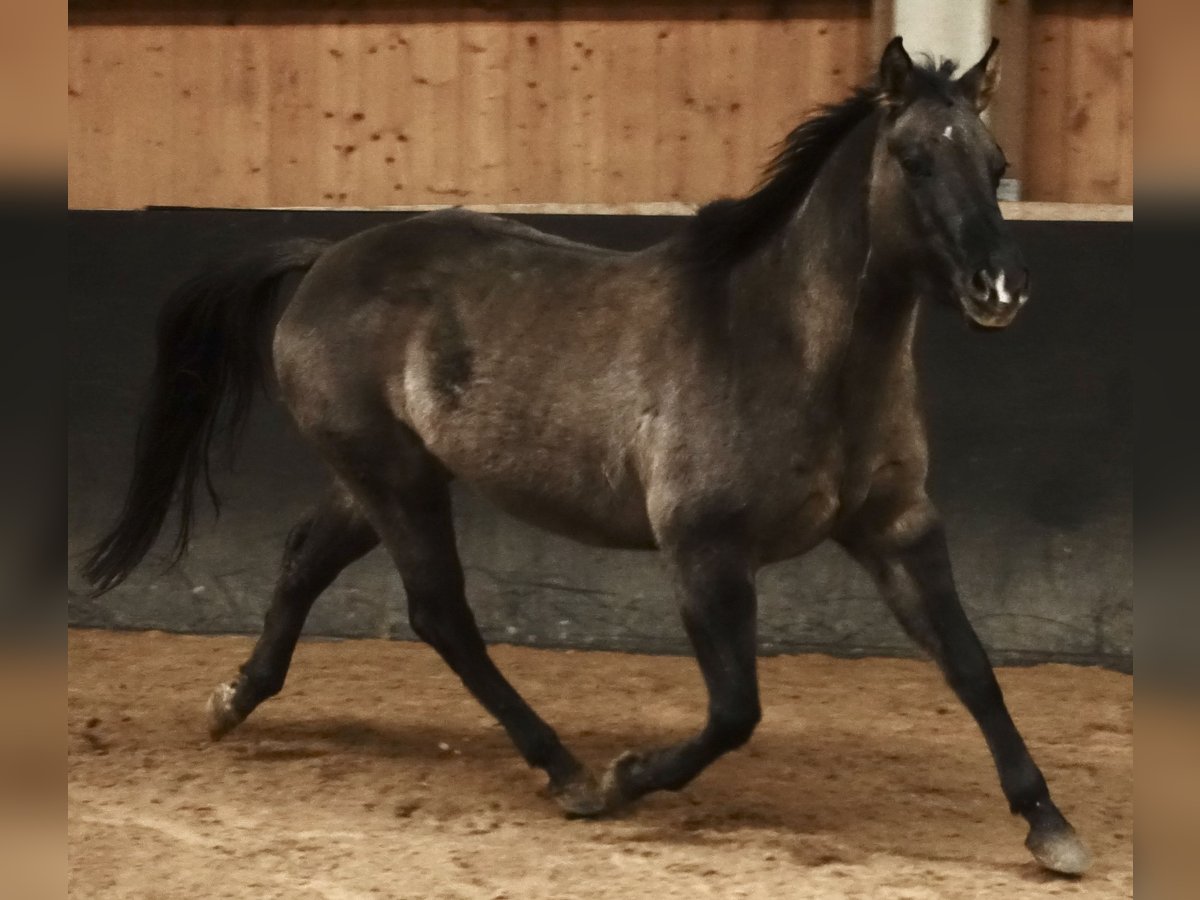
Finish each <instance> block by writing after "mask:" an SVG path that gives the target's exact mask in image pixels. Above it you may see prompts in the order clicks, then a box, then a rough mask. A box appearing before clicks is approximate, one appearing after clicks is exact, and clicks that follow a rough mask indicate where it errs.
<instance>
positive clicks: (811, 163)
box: [687, 59, 956, 274]
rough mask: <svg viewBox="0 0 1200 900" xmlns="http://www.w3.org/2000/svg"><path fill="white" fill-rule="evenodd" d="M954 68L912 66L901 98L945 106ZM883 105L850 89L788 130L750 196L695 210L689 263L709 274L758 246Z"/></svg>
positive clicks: (872, 93)
mask: <svg viewBox="0 0 1200 900" xmlns="http://www.w3.org/2000/svg"><path fill="white" fill-rule="evenodd" d="M955 68H956V65H955V63H954V62H953V61H952V60H942V61H940V62H937V63H935V62H934V61H932V60H928V59H927V60H925V61H924V62H923V63H922V64H921V65H919V66H916V67H914V68H913V71H912V77H911V79H910V86H911V92H910V95H909V97H908V98H906V99H907V100H908V101H909V102H911V101H912V100H915V99H917V98H919V97H928V96H936V97H940V98H942V99H945V100H946V101H947V102H950V100H951V99H952V96H953V94H952V87H953V84H954V82H953V74H954V70H955ZM884 103H885V101H884V98H883V96H882V94H881V92H880V90H879V87H878V85H877V84H875V83H873V82H872V83H869V84H865V85H862V86H860V87H857V88H855V89H854V90H853V91H852V92H851V93H850V96H848V97H847V98H846V99H844V100H842V101H840V102H838V103H833V104H829V105H827V106H823V107H821V108H820V109H819V110H818V111H817V113H816V115H814V116H812V117H810V118H808V119H805V120H804V121H803V122H801V123H800V124H799V125H797V126H796V127H795V128H794V129H792V131H791V133H790V134H788V136H787V137H786V138H784V139H783V141H782V142H781V143H780V145H779V151H778V153H776V155H775V158H774V159H772V160H771V162H770V163H769V164H768V165H767V167H766V169H765V170H764V171H763V175H762V178H761V180H760V181H759V184H758V187H757V188H756V189H755V190H754V192H753V193H751V194H748V195H746V196H745V197H740V198H737V199H731V198H725V199H722V200H715V201H713V202H712V203H708V204H706V205H704V206H702V207H700V209H699V210H697V211H696V215H695V217H694V218H693V219H692V221H691V222H690V223H689V229H688V237H687V248H688V255H689V256H690V258H691V262H692V264H693V265H696V266H699V267H700V268H702V269H703V270H705V271H706V272H708V273H710V274H711V273H712V272H714V270H720V269H722V268H727V267H728V266H730V265H732V264H733V263H735V262H737V261H738V260H739V259H742V258H743V257H745V256H746V255H747V254H748V253H750V252H751V251H753V250H754V249H756V248H757V247H759V246H761V244H762V242H763V241H764V240H765V239H766V238H768V237H770V236H771V235H772V234H774V233H775V232H776V231H778V230H779V229H780V228H782V227H783V225H784V224H785V223H786V222H787V220H788V219H789V218H790V217H791V214H792V212H793V211H794V210H795V209H796V208H797V207H798V206H799V205H800V204H801V203H802V202H803V201H804V198H805V197H806V196H808V192H809V190H810V189H811V188H812V186H813V182H815V181H816V179H817V174H818V173H819V172H820V171H821V166H822V165H823V164H824V163H825V160H827V159H828V158H829V156H830V154H832V153H833V151H834V150H835V149H836V148H837V146H838V145H839V144H840V143H841V142H842V140H843V139H845V137H846V136H847V135H848V134H849V133H850V132H851V131H853V130H854V128H855V126H857V125H858V124H859V123H860V122H862V121H863V120H864V119H866V118H867V117H868V116H869V115H871V113H873V112H874V111H875V110H877V109H880V108H882V107H883V106H884Z"/></svg>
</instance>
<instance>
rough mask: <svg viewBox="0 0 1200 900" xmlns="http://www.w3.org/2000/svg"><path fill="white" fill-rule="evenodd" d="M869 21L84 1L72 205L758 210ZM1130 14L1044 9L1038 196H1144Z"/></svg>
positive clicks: (1095, 8)
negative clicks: (778, 162)
mask: <svg viewBox="0 0 1200 900" xmlns="http://www.w3.org/2000/svg"><path fill="white" fill-rule="evenodd" d="M876 2H878V0H876ZM998 2H999V3H1001V4H1003V2H1004V0H998ZM872 7H873V3H872V0H752V2H738V3H719V2H714V0H659V2H633V0H609V2H596V3H592V4H588V3H583V2H577V0H558V2H545V3H540V4H536V3H530V2H527V0H483V2H474V3H471V2H465V0H458V2H445V3H435V2H432V0H426V2H394V3H382V2H369V0H351V2H341V3H333V2H328V0H324V2H322V0H247V2H240V3H238V2H234V0H190V2H187V0H115V2H114V0H76V2H74V3H73V4H72V7H71V28H70V31H69V59H68V109H69V129H70V132H69V144H68V172H69V178H68V190H69V204H70V205H71V206H73V207H118V208H119V207H138V206H144V205H156V204H161V205H189V206H388V205H407V204H425V203H468V204H470V203H476V204H492V203H607V204H620V203H632V202H646V201H670V200H681V201H685V202H701V201H704V200H707V199H711V198H712V197H714V196H719V195H722V194H730V193H738V192H742V191H745V190H747V189H748V188H749V187H751V185H752V184H753V183H754V181H755V179H756V177H757V173H758V171H759V169H760V167H761V166H762V164H763V163H764V162H765V161H766V159H767V158H768V157H769V154H770V149H771V146H772V145H773V144H774V143H775V142H776V141H777V140H779V138H781V137H782V136H783V134H784V133H785V132H786V131H787V130H788V129H789V128H790V127H791V126H792V125H793V124H795V122H796V121H798V120H799V118H800V117H801V116H802V115H803V114H804V113H805V112H806V111H808V110H810V109H812V108H813V107H814V106H816V105H818V104H820V103H823V102H827V101H830V100H834V99H837V98H838V97H840V96H842V95H844V94H845V92H846V90H847V89H848V88H849V87H850V86H851V85H852V84H854V83H856V82H858V81H860V80H861V79H862V78H864V77H865V76H866V75H867V74H868V73H869V72H870V71H871V70H872V68H873V66H874V62H875V59H876V54H877V45H878V40H879V35H880V33H881V32H880V30H879V29H878V28H873V25H872V18H871V14H872ZM1118 8H1124V10H1125V12H1128V2H1127V0H1126V2H1121V0H1074V2H1068V0H1054V2H1041V0H1033V10H1032V14H1031V15H1030V17H1029V25H1028V30H1029V36H1030V65H1031V66H1033V68H1032V69H1031V70H1030V72H1029V75H1030V77H1029V79H1028V96H1029V101H1030V108H1029V116H1028V122H1027V123H1024V124H1025V132H1026V144H1027V147H1028V148H1029V152H1028V153H1026V154H1025V155H1024V157H1023V158H1022V159H1021V160H1020V163H1021V165H1020V166H1019V168H1020V170H1021V174H1022V177H1023V178H1024V179H1025V182H1026V196H1027V197H1028V198H1029V199H1044V200H1066V199H1070V200H1089V201H1095V202H1120V201H1126V200H1128V199H1129V198H1130V197H1131V195H1132V183H1131V171H1132V162H1131V160H1132V129H1131V128H1129V124H1130V123H1131V120H1132V90H1131V87H1132V56H1131V55H1130V56H1128V57H1126V56H1125V55H1124V50H1125V48H1126V46H1127V45H1128V46H1129V47H1131V45H1132V17H1131V16H1130V15H1124V14H1123V13H1122V12H1121V10H1120V9H1118ZM1114 10H1115V11H1116V12H1115V13H1114V12H1113V11H1114ZM1130 53H1131V51H1130ZM1010 65H1011V63H1010ZM1009 120H1010V121H1011V120H1012V117H1011V115H1010V117H1009Z"/></svg>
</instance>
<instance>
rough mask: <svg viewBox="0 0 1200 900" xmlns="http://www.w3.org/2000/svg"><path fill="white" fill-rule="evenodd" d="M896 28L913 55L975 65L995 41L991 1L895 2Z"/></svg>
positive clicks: (912, 0)
mask: <svg viewBox="0 0 1200 900" xmlns="http://www.w3.org/2000/svg"><path fill="white" fill-rule="evenodd" d="M892 9H893V24H894V26H895V27H894V31H895V33H896V34H898V35H900V36H901V37H903V38H904V47H905V49H906V50H908V52H909V54H910V55H912V56H914V57H915V56H916V54H918V53H929V54H932V55H933V56H934V58H939V57H949V58H950V59H954V60H957V61H958V62H959V64H960V65H962V66H964V67H965V66H971V65H974V64H975V63H976V62H977V61H978V60H979V58H980V57H981V56H983V53H984V51H985V50H987V47H988V43H989V42H990V41H991V39H992V3H991V0H893V3H892Z"/></svg>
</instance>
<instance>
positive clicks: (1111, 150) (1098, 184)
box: [1061, 2, 1121, 202]
mask: <svg viewBox="0 0 1200 900" xmlns="http://www.w3.org/2000/svg"><path fill="white" fill-rule="evenodd" d="M1071 28H1072V32H1073V34H1072V39H1071V55H1070V61H1069V73H1070V76H1069V77H1070V91H1069V94H1068V100H1067V117H1068V118H1067V178H1066V183H1065V190H1064V193H1063V196H1062V197H1061V199H1063V200H1068V201H1075V202H1082V201H1086V200H1101V201H1112V200H1114V199H1115V197H1116V192H1117V189H1118V186H1119V183H1120V161H1119V160H1118V158H1117V154H1118V152H1119V143H1118V139H1117V122H1118V119H1119V116H1120V95H1121V83H1120V76H1121V66H1120V21H1119V19H1117V18H1116V17H1115V16H1111V15H1106V14H1100V15H1093V14H1090V10H1089V9H1088V4H1086V3H1083V2H1080V3H1079V4H1078V6H1077V7H1076V15H1075V16H1074V17H1073V20H1072V22H1071Z"/></svg>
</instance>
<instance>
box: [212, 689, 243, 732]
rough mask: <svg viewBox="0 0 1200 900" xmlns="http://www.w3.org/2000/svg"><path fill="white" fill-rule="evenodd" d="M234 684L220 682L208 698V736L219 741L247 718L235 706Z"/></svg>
mask: <svg viewBox="0 0 1200 900" xmlns="http://www.w3.org/2000/svg"><path fill="white" fill-rule="evenodd" d="M236 693H237V691H236V690H235V688H234V686H233V685H232V684H219V685H217V686H216V688H215V689H214V690H213V692H212V694H210V695H209V698H208V706H207V707H206V709H207V712H208V736H209V737H210V738H212V739H213V740H214V741H219V740H220V739H221V738H223V737H225V735H227V734H229V732H231V731H233V729H235V728H237V726H238V725H240V724H241V722H242V719H243V718H245V717H244V716H243V715H241V714H240V713H239V712H238V711H237V710H235V709H234V708H233V698H234V696H235V695H236Z"/></svg>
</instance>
